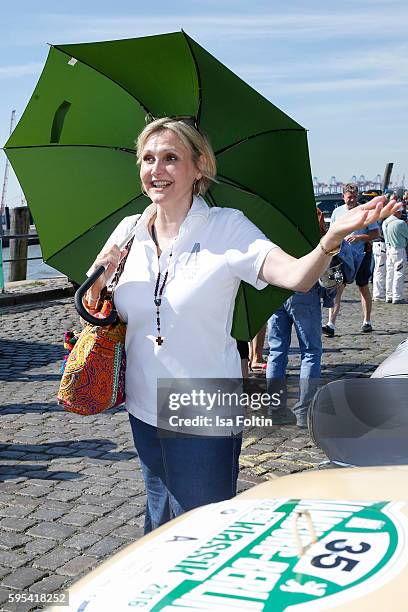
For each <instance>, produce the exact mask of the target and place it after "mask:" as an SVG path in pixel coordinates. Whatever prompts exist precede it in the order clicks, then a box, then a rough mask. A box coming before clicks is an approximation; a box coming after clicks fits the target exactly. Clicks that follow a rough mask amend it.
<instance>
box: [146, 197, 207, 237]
mask: <svg viewBox="0 0 408 612" xmlns="http://www.w3.org/2000/svg"><path fill="white" fill-rule="evenodd" d="M156 208H157V206H156V204H154V203H151V204H149V206H147V208H145V210H144V212H143V213H142V215H141V217H140V219H139V221H138V223H137V226H136V236H138V237H139V238H141V237H142V235H143V234H144V233H145V232H146V231H147V226H148V225H149V221H150V219H151V218H152V217H153V215H154V214H156ZM209 211H210V209H209V206H208V204H207V203H206V201H205V200H204V198H202V197H201V196H194V197H193V203H192V205H191V208H190V210H189V211H188V213H187V216H186V218H185V219H184V221H183V223H182V224H181V227H180V231H181V230H183V232H184V231H185V230H184V228H188V227H190V226H191V225H192V224H194V223H195V222H196V221H202V222H205V221H206V220H207V219H208V215H209Z"/></svg>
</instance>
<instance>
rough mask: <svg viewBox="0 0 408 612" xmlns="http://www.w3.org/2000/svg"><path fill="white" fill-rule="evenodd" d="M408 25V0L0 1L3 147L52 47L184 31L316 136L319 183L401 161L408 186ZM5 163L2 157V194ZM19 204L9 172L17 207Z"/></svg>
mask: <svg viewBox="0 0 408 612" xmlns="http://www.w3.org/2000/svg"><path fill="white" fill-rule="evenodd" d="M407 23H408V2H407V1H406V0H329V1H328V0H308V1H306V0H288V1H286V2H283V1H282V0H252V1H251V2H249V1H248V0H200V1H198V0H188V1H187V0H186V1H184V0H172V2H168V1H165V0H154V2H141V1H140V0H115V2H112V0H80V1H79V0H70V2H67V3H59V2H55V0H52V1H51V0H40V1H39V2H34V0H13V1H9V0H0V145H1V146H2V145H3V144H4V143H5V142H6V140H7V138H8V134H9V125H10V116H11V111H12V110H13V109H15V110H16V114H17V119H18V118H19V117H20V116H21V114H22V112H23V110H24V108H25V106H26V104H27V102H28V100H29V98H30V95H31V93H32V91H33V89H34V87H35V84H36V82H37V80H38V78H39V75H40V73H41V69H42V66H43V65H44V62H45V60H46V57H47V53H48V48H49V47H48V44H53V43H54V44H63V43H73V42H89V41H98V40H109V39H118V38H131V37H138V36H147V35H152V34H161V33H165V32H174V31H177V30H181V29H183V30H185V31H186V32H187V33H188V34H189V35H190V36H191V37H192V38H194V39H195V40H196V41H197V42H198V43H199V44H200V45H202V46H203V47H205V48H206V49H207V50H208V51H209V52H210V53H212V54H213V55H215V56H216V57H217V58H218V59H219V60H220V61H222V62H223V63H224V64H226V65H227V66H228V67H229V68H230V69H231V70H233V71H234V72H235V73H236V74H238V75H239V76H240V77H241V78H243V79H244V80H245V81H247V82H248V83H249V84H250V85H251V86H252V87H254V88H255V89H256V90H258V91H259V92H260V93H261V94H262V95H264V96H265V97H266V98H268V99H269V100H270V101H271V102H272V103H273V104H275V105H276V106H278V107H279V108H280V109H282V110H283V111H284V112H285V113H287V114H288V115H290V116H291V117H292V118H293V119H295V120H296V121H297V122H298V123H300V124H301V125H303V126H304V127H305V128H306V129H307V130H308V140H309V150H310V158H311V166H312V175H313V176H315V177H317V178H318V179H319V181H321V182H326V183H327V182H329V181H330V179H331V177H332V176H335V177H336V178H337V179H338V180H342V181H348V180H350V179H351V178H352V176H353V175H355V176H357V178H358V177H360V175H364V176H365V177H366V178H367V179H373V178H374V177H375V176H376V175H377V174H380V175H381V176H382V175H383V173H384V168H385V164H386V163H387V162H394V171H393V177H392V178H393V181H394V185H396V184H399V185H401V184H402V183H403V180H404V177H405V184H408V121H407V118H408V38H407V33H406V32H407V25H406V24H407ZM405 38H407V40H405ZM5 163H6V160H5V155H4V152H1V153H0V181H1V183H0V186H1V184H2V183H3V176H4V169H5ZM265 164H267V160H265ZM288 192H289V193H290V185H288ZM21 197H22V192H21V189H20V188H19V185H18V182H17V179H16V178H15V177H14V175H13V172H12V171H11V170H10V173H9V183H8V190H7V203H8V204H9V205H10V206H15V205H18V204H20V201H21Z"/></svg>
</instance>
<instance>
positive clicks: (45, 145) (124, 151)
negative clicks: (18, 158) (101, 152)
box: [3, 143, 136, 155]
mask: <svg viewBox="0 0 408 612" xmlns="http://www.w3.org/2000/svg"><path fill="white" fill-rule="evenodd" d="M61 147H63V148H69V147H75V148H77V147H78V148H79V147H84V148H93V149H109V150H111V151H121V152H122V153H130V154H132V155H136V151H135V150H134V149H129V148H128V147H114V146H109V145H94V144H60V143H58V144H53V143H51V144H43V145H28V146H26V145H24V146H21V147H3V150H4V151H11V150H12V149H47V148H48V149H55V148H61Z"/></svg>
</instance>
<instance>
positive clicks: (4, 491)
mask: <svg viewBox="0 0 408 612" xmlns="http://www.w3.org/2000/svg"><path fill="white" fill-rule="evenodd" d="M0 309H1V310H0V320H1V325H0V381H1V386H0V406H1V407H0V424H1V429H0V460H1V472H0V609H1V610H3V611H7V612H11V611H12V610H18V612H24V611H25V610H30V609H33V607H30V605H29V604H27V605H25V604H23V603H19V604H17V605H15V604H9V603H7V600H8V596H9V594H10V593H16V592H21V591H24V592H31V593H52V592H54V591H58V590H61V589H63V588H64V587H66V586H67V585H69V584H71V583H72V582H73V581H74V580H76V579H77V578H78V577H79V576H81V575H82V574H84V573H85V572H87V571H88V570H89V569H91V568H93V567H94V566H96V565H97V564H98V563H100V561H101V560H102V559H104V558H105V557H106V556H107V555H110V554H111V553H113V552H116V551H118V550H119V549H120V548H122V547H123V546H126V545H127V544H129V543H130V542H132V541H134V540H135V539H137V538H139V537H140V536H141V535H142V525H143V513H144V503H145V496H144V492H143V483H142V476H141V472H140V467H139V464H138V460H137V457H136V454H135V451H134V448H133V445H132V441H131V435H130V428H129V425H128V420H127V416H126V413H125V411H124V410H123V409H117V410H114V411H110V412H109V413H107V414H101V415H98V416H95V417H88V418H84V417H80V416H76V415H72V414H68V413H65V412H64V411H63V410H62V409H61V408H60V407H59V406H58V405H57V404H56V401H55V396H56V390H57V385H58V381H59V366H60V362H61V359H62V356H63V353H64V350H63V348H62V343H61V338H62V331H63V330H64V329H67V328H72V327H73V322H74V323H75V324H74V327H76V328H78V325H77V316H76V314H75V312H74V308H73V305H72V299H71V298H65V299H61V300H56V301H48V302H42V303H37V304H31V305H28V304H25V305H17V306H7V307H6V306H3V305H0ZM407 312H408V307H407V306H406V305H389V304H375V308H374V314H373V326H374V330H375V331H374V332H373V333H372V334H361V333H360V331H359V330H360V325H361V308H360V305H359V300H358V297H357V293H356V291H355V289H353V288H348V290H347V292H346V294H345V299H344V302H343V308H342V312H341V315H340V317H339V319H338V329H337V330H336V336H335V337H334V338H325V339H324V355H323V376H324V377H328V378H329V377H330V378H332V379H333V378H340V377H344V376H365V375H369V373H370V372H371V371H372V370H373V369H374V368H375V367H376V366H377V365H378V364H379V363H380V362H381V361H382V360H383V359H384V358H385V357H386V356H387V355H388V354H389V353H390V352H392V350H393V349H394V348H395V347H396V346H397V344H399V342H400V341H402V340H404V339H405V338H406V336H407V334H408V323H407ZM298 361H299V360H298V355H297V354H296V351H295V350H294V351H293V353H291V355H290V363H289V375H290V379H291V378H293V377H295V375H296V374H297V373H298ZM243 446H244V447H243V452H242V457H241V473H240V480H239V489H240V490H243V489H246V488H248V487H251V486H253V485H254V484H256V483H258V482H262V481H263V480H265V479H268V478H276V477H278V476H280V475H283V474H288V473H291V472H296V471H300V470H305V469H310V468H313V467H315V466H316V465H317V464H318V463H319V462H321V461H322V460H323V459H324V456H323V454H322V452H321V451H320V450H319V449H317V448H316V447H315V446H314V445H313V443H312V441H311V439H310V437H309V435H308V433H307V432H306V431H305V430H301V429H299V428H297V427H296V426H282V427H274V430H273V434H272V435H270V436H267V437H265V436H264V437H262V433H261V432H260V431H259V430H258V431H256V430H252V431H249V432H247V435H246V437H245V440H244V445H243ZM34 608H35V606H34Z"/></svg>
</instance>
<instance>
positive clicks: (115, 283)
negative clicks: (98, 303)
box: [109, 215, 141, 294]
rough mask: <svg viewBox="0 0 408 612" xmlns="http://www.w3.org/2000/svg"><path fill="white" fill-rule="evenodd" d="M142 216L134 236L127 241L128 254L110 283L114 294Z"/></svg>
mask: <svg viewBox="0 0 408 612" xmlns="http://www.w3.org/2000/svg"><path fill="white" fill-rule="evenodd" d="M140 217H141V215H139V218H138V219H137V221H136V224H135V226H134V228H133V236H132V237H131V238H130V240H129V241H128V242H127V244H126V246H125V249H126V255H125V256H124V257H122V259H121V260H120V262H119V265H118V267H117V268H116V272H115V275H114V277H113V279H112V281H111V282H110V283H109V291H110V292H111V293H112V294H113V292H114V290H115V289H116V286H117V284H118V282H119V279H120V277H121V275H122V272H123V270H124V269H125V265H126V261H127V258H128V255H129V253H130V249H131V248H132V244H133V241H134V239H135V231H136V226H137V224H138V221H139V219H140Z"/></svg>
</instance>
